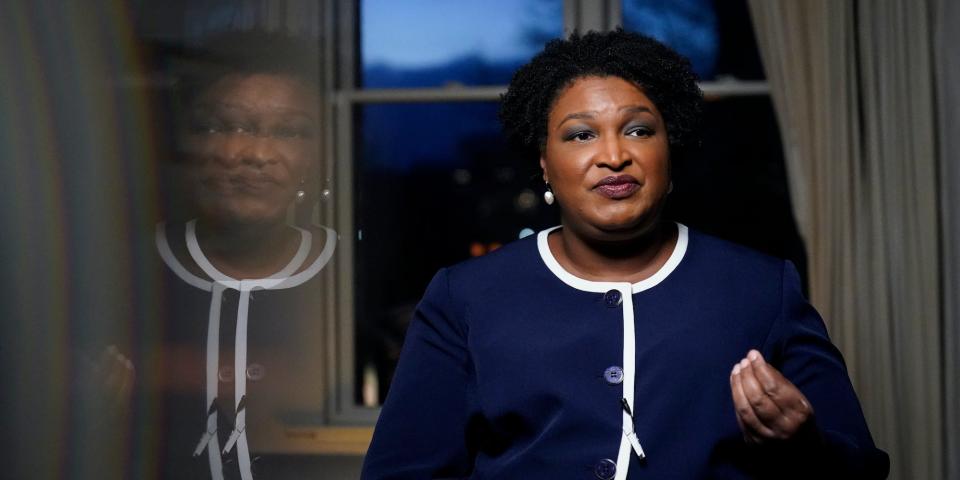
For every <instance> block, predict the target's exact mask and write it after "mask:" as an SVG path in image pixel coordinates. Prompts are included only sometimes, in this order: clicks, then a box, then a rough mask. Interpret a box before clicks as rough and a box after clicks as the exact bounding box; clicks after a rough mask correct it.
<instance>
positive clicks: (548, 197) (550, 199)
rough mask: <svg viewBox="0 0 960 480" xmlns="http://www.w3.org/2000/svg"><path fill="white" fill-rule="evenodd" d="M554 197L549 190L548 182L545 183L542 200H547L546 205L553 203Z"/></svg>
mask: <svg viewBox="0 0 960 480" xmlns="http://www.w3.org/2000/svg"><path fill="white" fill-rule="evenodd" d="M554 200H556V197H554V196H553V191H551V190H550V184H549V183H548V184H547V191H545V192H543V201H544V202H547V205H553V202H554Z"/></svg>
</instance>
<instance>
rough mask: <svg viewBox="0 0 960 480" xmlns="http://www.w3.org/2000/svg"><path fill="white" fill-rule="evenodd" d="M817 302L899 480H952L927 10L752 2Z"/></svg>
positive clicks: (901, 4) (889, 2) (878, 4)
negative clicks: (947, 462)
mask: <svg viewBox="0 0 960 480" xmlns="http://www.w3.org/2000/svg"><path fill="white" fill-rule="evenodd" d="M749 6H750V11H751V16H752V18H753V22H754V26H755V29H756V33H757V40H758V44H759V47H760V52H761V57H762V59H763V62H764V65H765V68H766V71H767V77H768V81H769V83H770V88H771V96H772V98H773V103H774V105H775V108H776V110H777V116H778V121H779V123H780V127H781V131H782V132H783V140H784V145H785V150H786V152H785V153H786V161H787V172H788V177H789V184H790V189H791V197H792V200H793V204H794V207H795V208H796V210H797V211H796V216H797V220H798V223H799V226H800V231H801V235H802V236H803V238H804V240H805V242H806V246H807V249H808V256H809V262H810V263H809V277H810V296H811V301H812V302H813V304H814V305H815V306H816V307H817V308H818V309H819V310H820V312H821V314H823V316H824V319H825V321H826V322H827V325H828V328H829V330H830V333H831V335H832V337H833V340H834V342H835V343H836V344H837V345H838V347H839V348H840V349H841V351H842V352H843V353H844V356H845V358H846V360H847V365H848V368H849V370H850V376H851V379H852V380H853V383H854V386H855V387H856V389H857V392H858V393H859V395H860V399H861V403H862V404H863V407H864V413H865V415H866V417H867V420H868V422H869V424H870V427H871V431H872V432H873V435H874V438H875V440H876V441H877V444H878V445H879V446H880V447H881V448H883V449H884V450H886V451H887V452H888V453H889V454H890V457H891V478H903V479H919V478H924V479H928V478H929V479H934V478H943V466H944V456H943V452H944V448H943V443H944V435H943V432H944V430H943V420H944V415H945V414H944V406H943V397H942V395H943V384H944V381H943V375H944V369H943V364H942V357H941V354H942V350H941V340H942V338H943V337H942V328H941V319H942V316H941V303H940V301H941V282H940V250H939V247H940V240H939V232H940V221H939V217H938V213H937V205H938V203H937V202H938V198H937V192H938V177H937V165H938V163H937V156H936V153H937V144H936V135H935V133H934V132H935V127H936V124H937V122H936V118H937V114H936V110H935V108H934V105H935V104H934V97H935V87H934V85H935V82H934V65H933V61H932V51H933V48H932V33H931V32H932V18H933V16H932V15H931V14H932V11H931V10H932V6H931V2H930V1H929V0H923V1H915V0H872V1H869V2H857V1H855V0H842V1H841V0H749Z"/></svg>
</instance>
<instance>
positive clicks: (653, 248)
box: [547, 222, 678, 283]
mask: <svg viewBox="0 0 960 480" xmlns="http://www.w3.org/2000/svg"><path fill="white" fill-rule="evenodd" d="M677 236H678V230H677V227H676V225H675V224H673V223H665V222H658V223H657V224H656V225H655V226H654V227H653V228H651V229H650V230H649V231H647V232H643V233H641V234H639V235H636V236H632V237H630V238H629V239H626V240H618V241H604V240H598V239H594V238H589V237H587V236H585V235H582V234H579V233H578V232H577V231H576V230H575V229H572V228H566V227H565V228H562V229H560V230H559V232H557V233H556V234H553V235H550V237H548V239H547V240H548V242H547V243H548V245H549V246H550V250H551V251H552V252H553V254H554V257H555V258H556V259H557V261H558V262H559V263H560V265H562V266H563V267H564V269H566V270H567V271H569V272H570V273H572V274H574V275H576V276H578V277H580V278H584V279H586V280H593V281H604V282H630V283H636V282H639V281H642V280H645V279H647V278H650V277H651V276H653V275H654V274H655V273H656V272H657V271H659V270H660V268H661V267H663V265H664V264H666V263H667V260H668V259H669V258H670V255H671V254H672V253H673V250H674V247H675V246H676V244H677Z"/></svg>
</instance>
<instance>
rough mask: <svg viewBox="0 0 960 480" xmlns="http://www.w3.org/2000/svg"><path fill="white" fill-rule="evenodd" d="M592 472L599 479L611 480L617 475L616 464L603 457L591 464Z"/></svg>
mask: <svg viewBox="0 0 960 480" xmlns="http://www.w3.org/2000/svg"><path fill="white" fill-rule="evenodd" d="M593 474H594V475H596V476H597V478H599V479H600V480H612V479H613V477H615V476H617V464H616V463H615V462H614V461H613V460H610V459H609V458H604V459H603V460H600V461H599V462H597V464H596V465H594V466H593Z"/></svg>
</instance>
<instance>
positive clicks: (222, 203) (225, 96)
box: [181, 74, 319, 225]
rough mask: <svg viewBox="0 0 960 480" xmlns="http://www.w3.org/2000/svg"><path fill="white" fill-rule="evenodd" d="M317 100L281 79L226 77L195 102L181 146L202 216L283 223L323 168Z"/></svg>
mask: <svg viewBox="0 0 960 480" xmlns="http://www.w3.org/2000/svg"><path fill="white" fill-rule="evenodd" d="M318 120H319V107H318V98H317V96H316V94H315V93H312V92H311V91H310V90H308V89H307V87H306V86H305V85H304V84H302V83H301V82H300V81H298V80H297V79H296V78H294V77H291V76H287V75H281V74H247V75H228V76H225V77H223V78H221V79H220V80H218V81H217V82H216V83H214V84H213V85H212V86H211V87H210V88H208V89H207V90H206V91H205V92H204V93H203V94H202V95H201V96H200V97H199V98H198V99H197V100H196V101H195V102H194V104H193V108H192V110H191V112H189V118H188V124H187V128H186V130H185V131H183V132H182V134H181V146H182V147H183V151H184V152H185V154H186V156H187V160H188V163H187V164H188V171H189V174H188V178H189V181H190V182H191V187H192V191H193V194H194V197H195V200H196V204H197V207H198V209H199V215H200V216H201V217H202V218H204V219H206V220H209V221H213V222H216V223H220V224H233V225H256V224H274V223H277V222H280V221H283V220H284V219H285V217H286V212H287V208H288V207H289V206H290V204H291V203H292V202H293V201H294V199H295V198H296V192H297V190H299V189H303V188H304V187H305V185H304V182H306V181H307V180H308V179H309V178H311V177H312V176H313V174H314V173H315V172H316V171H317V168H318V165H317V163H318V158H319V145H318V142H317V138H318V134H319V131H318V128H319V125H318Z"/></svg>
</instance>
